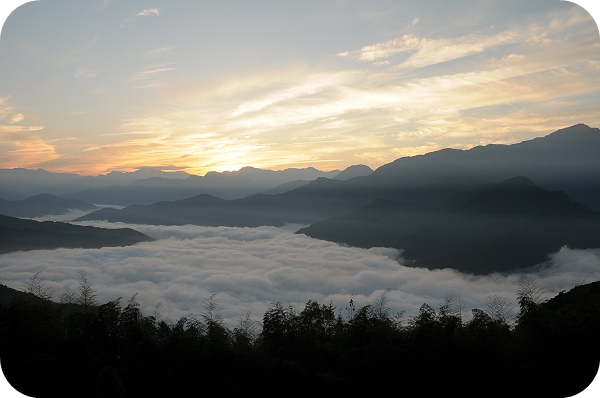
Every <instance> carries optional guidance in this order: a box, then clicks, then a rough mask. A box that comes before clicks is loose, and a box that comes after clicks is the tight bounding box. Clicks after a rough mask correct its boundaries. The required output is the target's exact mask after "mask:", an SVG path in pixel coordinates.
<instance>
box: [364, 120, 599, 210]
mask: <svg viewBox="0 0 600 398" xmlns="http://www.w3.org/2000/svg"><path fill="white" fill-rule="evenodd" d="M598 153H600V130H598V129H597V128H590V127H588V126H586V125H583V124H578V125H575V126H572V127H569V128H566V129H562V130H558V131H556V132H554V133H552V134H549V135H547V136H545V137H539V138H535V139H533V140H529V141H524V142H521V143H518V144H513V145H486V146H478V147H475V148H472V149H470V150H457V149H443V150H440V151H436V152H432V153H428V154H425V155H419V156H412V157H404V158H400V159H397V160H395V161H394V162H391V163H389V164H386V165H383V166H381V167H379V168H378V169H377V170H375V171H374V172H373V174H372V175H370V176H369V177H367V178H365V179H363V180H361V181H360V184H356V187H355V190H356V191H357V192H360V191H369V192H377V191H378V192H379V194H378V195H376V198H385V199H392V200H399V201H416V202H426V203H439V202H441V201H443V200H446V199H449V198H450V197H452V196H453V195H455V194H457V193H459V192H462V191H465V190H468V189H472V188H474V187H476V186H479V185H482V184H487V183H494V182H497V181H502V180H505V179H508V178H511V177H513V176H518V175H524V176H527V177H529V178H531V179H532V180H533V181H535V182H536V184H537V185H539V186H540V187H542V188H545V189H549V190H562V191H565V192H566V193H567V194H568V195H569V197H571V198H572V199H573V200H575V201H577V202H581V203H583V204H586V205H588V206H590V207H592V208H594V209H596V210H600V184H598V181H600V156H597V154H598ZM373 199H375V198H373Z"/></svg>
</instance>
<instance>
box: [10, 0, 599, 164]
mask: <svg viewBox="0 0 600 398" xmlns="http://www.w3.org/2000/svg"><path fill="white" fill-rule="evenodd" d="M16 3H23V1H18V0H17V1H16ZM581 3H583V2H581ZM586 10H587V9H584V8H582V7H580V6H578V5H577V4H575V3H572V2H566V1H557V0H531V1H526V2H524V1H521V0H518V1H498V0H494V1H490V0H482V1H467V0H456V1H451V2H448V1H441V0H440V1H432V0H421V1H418V2H416V1H402V0H394V1H391V0H390V1H386V0H371V1H358V0H357V1H350V0H330V1H302V2H300V1H278V2H272V1H265V0H256V1H252V2H248V1H242V0H238V1H201V2H199V1H185V0H181V1H177V2H172V1H161V0H139V1H125V0H88V1H66V0H53V1H49V0H39V1H32V2H27V3H26V4H24V5H22V6H21V7H19V8H18V9H16V10H14V11H13V12H12V13H11V14H10V16H8V18H7V19H6V21H5V23H4V25H3V28H2V32H1V36H0V168H15V167H23V168H35V169H37V168H43V169H46V170H49V171H53V172H72V173H77V174H81V175H98V174H106V173H108V172H110V171H115V170H116V171H135V170H137V169H139V168H140V167H155V168H158V169H161V170H165V171H175V170H179V171H186V172H188V173H191V174H197V175H204V174H205V173H206V172H208V171H225V170H229V171H232V170H238V169H239V168H241V167H244V166H254V167H259V168H263V169H273V170H281V169H285V168H290V167H295V168H304V167H309V166H312V167H316V168H318V169H320V170H323V171H329V170H335V169H338V170H342V169H344V168H346V167H348V166H350V165H354V164H366V165H368V166H370V167H371V168H373V169H375V168H377V167H379V166H381V165H383V164H386V163H389V162H391V161H393V160H395V159H397V158H399V157H403V156H413V155H418V154H423V153H427V152H431V151H434V150H438V149H442V148H448V147H451V148H458V149H468V148H471V147H473V146H476V145H486V144H490V143H504V144H510V143H516V142H521V141H524V140H528V139H532V138H535V137H538V136H544V135H547V134H550V133H552V132H553V131H556V130H558V129H560V128H564V127H568V126H571V125H573V124H577V123H584V124H587V125H589V126H591V127H600V112H598V105H597V104H598V103H600V36H599V34H598V25H597V23H596V22H595V21H594V19H593V18H592V16H591V15H590V13H589V12H588V11H586Z"/></svg>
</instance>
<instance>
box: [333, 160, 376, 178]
mask: <svg viewBox="0 0 600 398" xmlns="http://www.w3.org/2000/svg"><path fill="white" fill-rule="evenodd" d="M371 173H373V169H372V168H370V167H369V166H367V165H364V164H355V165H352V166H349V167H346V168H345V169H344V171H342V172H341V173H340V174H338V175H337V176H335V177H334V178H333V179H334V180H342V181H345V180H349V179H351V178H354V177H365V176H368V175H370V174H371Z"/></svg>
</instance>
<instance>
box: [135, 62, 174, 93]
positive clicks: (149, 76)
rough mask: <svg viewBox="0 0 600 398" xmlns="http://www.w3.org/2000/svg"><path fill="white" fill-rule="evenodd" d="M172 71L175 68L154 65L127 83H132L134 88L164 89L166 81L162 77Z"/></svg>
mask: <svg viewBox="0 0 600 398" xmlns="http://www.w3.org/2000/svg"><path fill="white" fill-rule="evenodd" d="M173 70H175V68H173V67H172V66H170V65H154V66H150V67H148V68H146V69H144V70H142V71H140V72H138V73H136V74H135V75H133V76H132V77H130V78H129V79H128V80H127V81H128V82H129V83H133V85H134V87H135V88H155V87H164V86H166V85H168V81H167V80H166V79H164V76H163V75H164V74H165V73H166V72H170V71H173Z"/></svg>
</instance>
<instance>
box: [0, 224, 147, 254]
mask: <svg viewBox="0 0 600 398" xmlns="http://www.w3.org/2000/svg"><path fill="white" fill-rule="evenodd" d="M151 240H152V239H151V238H150V237H148V236H146V235H144V234H142V233H140V232H137V231H135V230H133V229H130V228H120V229H105V228H97V227H91V226H80V225H73V224H68V223H63V222H55V221H44V222H38V221H33V220H23V219H20V218H14V217H8V216H4V215H0V254H1V253H8V252H13V251H21V250H39V249H56V248H59V247H66V248H100V247H105V246H129V245H133V244H136V243H139V242H147V241H151Z"/></svg>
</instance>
